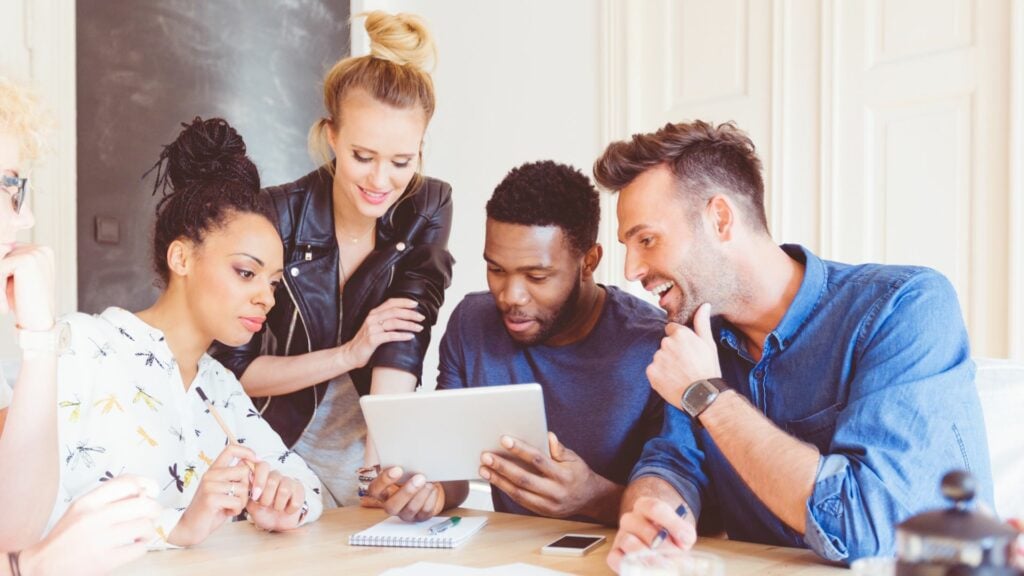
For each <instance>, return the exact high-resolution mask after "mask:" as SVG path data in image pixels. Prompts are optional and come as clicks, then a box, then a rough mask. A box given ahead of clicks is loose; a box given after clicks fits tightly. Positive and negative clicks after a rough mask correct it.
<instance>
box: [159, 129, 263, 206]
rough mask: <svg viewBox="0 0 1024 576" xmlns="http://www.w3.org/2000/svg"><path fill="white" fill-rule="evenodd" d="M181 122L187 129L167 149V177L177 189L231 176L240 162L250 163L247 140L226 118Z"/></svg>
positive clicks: (165, 152)
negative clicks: (246, 150) (247, 155)
mask: <svg viewBox="0 0 1024 576" xmlns="http://www.w3.org/2000/svg"><path fill="white" fill-rule="evenodd" d="M181 125H182V126H183V127H184V128H185V129H184V130H182V131H181V134H179V135H178V137H177V138H176V139H175V140H174V142H172V143H171V144H169V145H167V147H166V149H165V150H164V154H166V159H167V168H166V169H167V177H168V178H169V179H170V181H171V186H173V187H174V189H175V190H178V191H181V190H185V189H187V188H190V187H191V186H194V185H195V184H198V183H201V182H211V181H218V180H225V179H229V178H231V177H233V176H234V174H235V172H236V170H235V169H234V168H235V167H236V166H237V165H238V164H239V162H242V163H243V164H244V163H248V164H251V162H249V159H248V158H247V157H246V155H245V141H244V140H242V137H241V136H239V135H238V132H236V131H235V129H234V128H232V127H231V125H230V124H228V123H227V121H225V120H224V119H223V118H210V119H207V120H203V119H202V118H200V117H199V116H196V117H195V119H193V120H192V123H191V124H186V123H184V122H182V124H181ZM253 169H255V166H253Z"/></svg>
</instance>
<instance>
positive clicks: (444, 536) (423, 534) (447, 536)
mask: <svg viewBox="0 0 1024 576" xmlns="http://www.w3.org/2000/svg"><path fill="white" fill-rule="evenodd" d="M447 519H448V518H447V517H445V516H438V517H436V518H431V519H430V520H426V521H424V522H403V521H402V519H401V518H397V517H394V516H392V517H391V518H388V519H387V520H385V521H383V522H378V523H377V524H374V525H373V526H371V527H369V528H367V529H366V530H363V531H362V532H356V533H355V534H353V535H351V536H349V537H348V544H349V546H391V547H399V548H455V547H457V546H461V545H462V543H463V542H465V541H466V540H469V538H470V536H472V535H473V534H476V533H477V532H479V531H480V529H481V528H483V527H484V524H487V517H486V516H471V517H466V516H463V517H462V518H461V519H460V521H459V523H458V525H456V526H452V527H451V528H449V529H447V530H445V531H444V532H442V533H440V534H431V533H430V527H431V526H433V525H435V524H437V523H439V522H444V521H445V520H447Z"/></svg>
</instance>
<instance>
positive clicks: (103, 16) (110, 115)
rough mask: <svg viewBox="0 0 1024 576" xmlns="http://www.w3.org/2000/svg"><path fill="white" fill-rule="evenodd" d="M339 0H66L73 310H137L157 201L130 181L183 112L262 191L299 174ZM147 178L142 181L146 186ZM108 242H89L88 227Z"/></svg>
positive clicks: (340, 11)
mask: <svg viewBox="0 0 1024 576" xmlns="http://www.w3.org/2000/svg"><path fill="white" fill-rule="evenodd" d="M348 17H349V2H347V1H342V0H288V1H280V0H78V2H77V20H78V37H77V48H78V303H79V308H80V309H81V310H82V311H84V312H100V311H102V310H103V309H104V308H106V307H107V306H110V305H118V306H122V307H125V308H128V309H129V310H139V309H142V308H144V307H146V306H148V305H149V304H151V303H152V302H153V301H154V300H155V298H156V296H157V295H158V290H157V289H156V288H155V287H154V274H153V273H152V271H151V270H152V266H151V265H150V238H151V235H152V225H153V210H154V208H155V207H156V202H157V199H156V198H154V197H152V196H151V195H150V192H151V191H152V180H151V179H148V180H146V181H141V180H140V176H141V175H142V174H143V172H145V171H146V170H147V169H148V168H149V167H150V166H151V165H152V164H153V163H154V162H155V161H156V159H157V157H158V156H159V154H160V150H161V145H163V144H166V143H167V142H170V141H171V140H173V139H174V137H175V136H176V135H177V133H178V132H179V131H180V129H181V128H180V123H181V122H183V121H186V120H190V119H191V118H192V117H194V116H196V115H200V116H203V117H204V118H205V117H209V116H223V117H224V118H226V119H227V120H228V121H229V122H231V123H232V124H233V125H234V126H235V127H236V128H237V129H238V130H239V132H240V133H241V134H242V136H243V137H244V138H245V141H246V143H247V144H248V148H249V154H250V155H251V157H252V158H253V160H254V161H255V162H256V165H257V166H258V167H259V169H260V175H261V177H262V181H263V183H264V185H271V184H279V183H282V182H286V181H290V180H294V179H295V178H298V177H299V176H301V175H303V174H305V173H306V172H308V171H310V170H311V169H312V168H313V167H314V164H313V161H312V160H311V159H310V157H309V154H308V153H307V152H306V134H307V131H308V129H309V126H310V125H311V124H312V123H313V121H314V120H315V119H316V118H318V117H319V116H320V115H321V114H322V112H321V109H322V104H321V96H320V85H321V79H322V77H323V74H324V72H326V71H327V70H328V69H329V68H330V66H331V65H332V64H333V63H334V62H335V61H336V60H337V59H338V58H340V57H342V56H345V55H347V54H348V46H349V32H348V24H347V22H348ZM150 177H152V175H151V176H150ZM97 216H100V217H104V218H106V219H114V220H116V222H117V224H118V226H119V235H120V240H119V242H118V243H116V244H109V243H99V242H98V241H97V239H96V218H97Z"/></svg>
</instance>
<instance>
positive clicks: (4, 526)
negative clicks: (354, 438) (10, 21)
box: [0, 77, 159, 575]
mask: <svg viewBox="0 0 1024 576" xmlns="http://www.w3.org/2000/svg"><path fill="white" fill-rule="evenodd" d="M46 124H47V121H46V118H45V116H44V115H43V114H42V113H41V112H40V107H39V106H38V104H37V103H36V101H35V99H34V98H33V97H31V95H30V94H29V93H28V92H27V91H26V90H25V89H24V88H22V87H19V86H17V85H15V84H13V83H11V82H9V81H7V80H5V79H4V78H2V77H0V281H2V282H3V290H0V313H3V314H11V315H13V317H14V319H15V322H16V325H17V327H18V328H17V329H18V338H19V342H20V347H21V369H20V371H19V373H18V379H17V382H16V385H15V390H16V392H14V393H12V391H11V389H10V387H9V386H8V385H7V382H6V381H5V380H4V379H3V374H2V373H0V551H3V552H0V553H2V554H4V555H5V556H6V557H5V558H0V575H5V574H17V573H18V572H21V571H23V572H24V573H25V574H33V575H36V574H70V573H75V574H86V575H88V574H99V573H104V572H107V571H108V570H110V569H112V568H115V567H117V566H119V565H121V564H123V563H125V562H128V561H129V560H132V559H134V558H136V557H138V556H140V555H142V554H143V553H145V550H146V542H147V541H148V540H149V539H150V538H152V536H153V535H154V530H153V523H152V519H154V518H155V517H156V515H157V514H158V512H159V507H158V506H157V504H156V503H155V502H154V500H153V499H152V498H151V497H150V496H149V494H153V493H155V490H156V486H155V485H154V484H153V483H152V482H151V481H147V480H143V479H140V478H133V477H128V476H125V477H121V478H118V479H116V480H112V481H111V482H108V483H107V485H106V486H103V487H102V488H101V489H99V490H94V491H92V492H91V493H89V494H87V495H85V496H83V497H82V498H81V499H80V500H79V501H78V502H76V503H75V504H74V505H72V506H71V508H70V509H69V510H68V512H67V514H65V515H64V516H63V517H62V518H61V519H60V521H59V522H58V523H57V525H56V526H55V527H54V529H53V530H52V531H51V532H50V534H49V535H48V536H47V538H46V539H45V540H44V541H42V542H39V543H37V542H36V541H37V540H38V539H39V536H40V534H41V533H42V531H43V529H44V527H45V526H46V522H47V519H48V518H49V517H50V511H51V509H52V508H53V502H54V498H55V496H56V494H57V483H58V463H59V460H60V456H59V454H58V452H57V444H58V442H57V410H56V409H55V407H56V404H57V382H56V380H57V354H58V350H59V348H60V346H61V342H60V340H61V335H62V326H59V325H58V324H56V323H55V321H54V297H53V252H52V251H50V250H49V249H48V248H45V247H42V246H35V245H32V244H21V243H19V242H17V240H16V235H17V233H18V232H19V231H21V230H25V229H28V228H30V227H31V226H32V225H33V224H34V223H35V219H34V217H33V215H32V208H31V199H30V191H31V187H30V186H29V178H28V173H27V172H28V168H29V166H30V165H31V164H32V162H33V161H35V160H36V159H37V158H38V156H39V153H40V147H41V142H42V140H43V138H42V132H43V129H44V127H45V126H46Z"/></svg>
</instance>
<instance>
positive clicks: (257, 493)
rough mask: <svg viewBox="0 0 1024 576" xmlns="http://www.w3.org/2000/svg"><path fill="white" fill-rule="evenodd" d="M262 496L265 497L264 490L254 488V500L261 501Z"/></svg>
mask: <svg viewBox="0 0 1024 576" xmlns="http://www.w3.org/2000/svg"><path fill="white" fill-rule="evenodd" d="M262 495H263V488H253V489H252V499H253V500H259V499H260V496H262Z"/></svg>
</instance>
